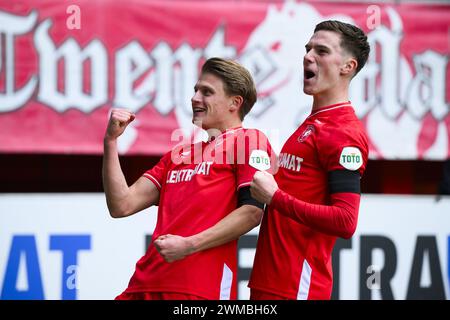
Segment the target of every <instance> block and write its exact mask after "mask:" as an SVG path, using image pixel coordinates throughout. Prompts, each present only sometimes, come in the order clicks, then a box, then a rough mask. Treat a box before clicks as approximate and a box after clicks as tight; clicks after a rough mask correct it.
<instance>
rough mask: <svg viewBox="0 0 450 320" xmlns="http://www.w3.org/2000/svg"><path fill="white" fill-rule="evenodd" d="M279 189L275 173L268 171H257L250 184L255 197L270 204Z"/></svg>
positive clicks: (251, 192)
mask: <svg viewBox="0 0 450 320" xmlns="http://www.w3.org/2000/svg"><path fill="white" fill-rule="evenodd" d="M277 190H278V184H277V182H276V181H275V178H274V177H273V175H271V174H270V173H268V172H266V171H257V172H255V174H254V175H253V180H252V182H251V184H250V194H251V195H252V197H253V198H254V199H256V200H258V201H259V202H263V203H265V204H268V205H269V204H270V202H271V201H272V198H273V195H274V194H275V192H276V191H277Z"/></svg>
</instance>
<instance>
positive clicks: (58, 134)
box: [0, 0, 450, 299]
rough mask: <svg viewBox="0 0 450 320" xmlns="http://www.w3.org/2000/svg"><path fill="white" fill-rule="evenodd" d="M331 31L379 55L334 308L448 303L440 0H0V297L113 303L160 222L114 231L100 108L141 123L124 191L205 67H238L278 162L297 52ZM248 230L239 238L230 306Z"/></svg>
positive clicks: (363, 87)
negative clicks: (349, 28) (227, 62)
mask: <svg viewBox="0 0 450 320" xmlns="http://www.w3.org/2000/svg"><path fill="white" fill-rule="evenodd" d="M327 19H337V20H341V21H345V22H349V23H352V24H355V25H358V26H359V27H360V28H362V29H363V30H364V31H365V32H366V33H367V35H368V38H369V42H370V44H371V48H372V51H371V55H370V57H369V61H368V63H367V64H366V66H365V67H364V68H363V69H362V71H361V72H360V73H359V74H358V75H357V76H356V77H355V79H353V81H352V86H351V97H350V99H351V101H352V104H353V106H354V108H355V111H356V113H357V115H358V117H359V118H360V119H361V121H362V122H363V124H364V126H365V128H366V131H367V134H368V137H369V142H370V161H369V163H368V165H367V169H366V172H365V174H364V176H363V178H362V181H361V183H362V192H363V196H362V202H361V209H360V217H359V222H358V228H357V231H356V233H355V235H354V236H353V238H352V239H349V240H343V239H339V240H338V242H337V243H336V247H335V250H334V253H333V264H334V266H333V268H334V274H335V276H334V277H335V283H334V291H333V299H449V298H450V197H449V194H450V112H449V111H450V102H449V101H450V84H449V82H450V81H449V80H450V71H449V70H450V67H449V53H450V1H445V0H441V1H437V0H435V1H425V0H422V1H400V0H396V1H394V0H393V1H281V0H280V1H268V0H267V1H264V0H259V1H258V0H240V1H237V0H234V1H232V0H203V1H200V0H186V1H182V0H178V1H175V0H174V1H168V0H161V1H153V0H127V1H122V0H120V1H113V0H99V1H87V0H80V1H59V0H39V1H37V0H28V1H24V0H21V1H6V0H0V192H1V194H0V299H113V298H114V297H115V296H116V295H118V294H119V293H120V292H122V291H123V290H124V289H125V288H126V286H127V283H128V280H129V278H130V277H131V275H132V273H133V271H134V265H135V263H136V261H137V260H138V259H139V258H140V257H141V256H142V255H143V254H144V252H145V250H146V246H147V245H148V243H149V241H150V237H151V233H152V231H153V229H154V226H155V223H156V210H157V208H151V209H148V210H145V211H144V212H142V213H139V214H137V215H135V216H133V217H129V218H127V219H122V220H113V219H112V218H110V217H109V213H108V211H107V208H106V202H105V199H104V195H103V189H102V178H101V166H102V151H103V149H102V148H103V134H104V132H105V129H106V124H107V120H108V115H109V111H110V109H111V108H112V107H118V108H127V109H130V110H132V111H134V112H135V113H136V116H137V118H136V120H135V121H134V122H133V123H132V124H131V125H130V126H129V127H128V128H127V130H126V132H125V134H124V135H123V136H122V137H121V138H120V141H119V150H120V153H121V165H122V169H123V171H124V174H125V176H126V178H127V180H128V182H129V183H130V184H131V183H133V182H134V181H135V180H136V179H137V178H138V177H139V176H140V175H142V173H143V172H144V171H146V170H147V169H149V168H151V167H152V166H153V165H154V164H156V163H157V161H158V160H159V158H160V157H161V156H162V154H163V153H165V152H167V151H168V150H169V149H170V148H171V147H173V146H174V145H175V144H177V143H179V142H181V141H182V140H183V139H185V138H188V137H190V136H191V135H192V133H193V126H192V124H191V105H190V98H191V96H192V94H193V87H194V84H195V82H196V80H197V77H198V72H199V68H200V66H201V64H202V62H203V61H205V59H207V58H209V57H212V56H220V57H224V58H233V59H236V60H238V61H240V62H241V63H242V64H244V65H245V66H246V67H247V68H248V69H249V70H251V72H252V74H253V76H254V79H255V81H256V83H257V90H258V102H257V104H256V105H255V107H254V108H253V110H252V111H251V112H250V114H249V115H248V116H247V117H246V119H245V121H244V126H246V127H256V128H259V129H260V130H262V131H264V132H265V133H266V135H267V136H268V137H269V139H270V141H271V143H272V145H273V146H274V148H275V149H276V151H279V150H280V149H281V146H282V144H283V143H284V141H285V140H286V138H287V137H289V135H290V134H291V133H292V132H293V131H294V130H295V129H296V128H297V127H298V125H299V124H300V123H302V121H303V120H304V119H305V118H306V117H307V116H308V115H309V113H310V110H311V101H312V100H311V98H310V97H309V96H306V95H304V94H303V92H302V77H303V70H302V59H303V55H304V52H305V49H304V45H305V44H306V43H307V42H308V40H309V38H310V37H311V35H312V33H313V29H314V27H315V25H316V24H317V23H319V22H320V21H322V20H327ZM218 197H219V195H218ZM218 201H219V200H218ZM257 234H258V228H256V229H254V230H252V231H251V232H249V233H248V234H247V235H245V236H244V237H242V238H241V240H240V241H239V275H238V277H239V298H240V299H248V294H249V292H248V288H247V287H246V285H247V281H248V277H249V274H250V270H251V267H252V262H253V255H254V249H255V244H256V238H257ZM280 272H282V271H280Z"/></svg>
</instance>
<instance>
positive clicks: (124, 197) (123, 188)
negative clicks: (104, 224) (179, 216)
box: [102, 109, 159, 218]
mask: <svg viewBox="0 0 450 320" xmlns="http://www.w3.org/2000/svg"><path fill="white" fill-rule="evenodd" d="M133 120H134V115H133V114H132V113H131V112H129V111H127V110H123V109H113V110H112V112H111V117H110V119H109V122H108V127H107V130H106V134H105V138H104V141H103V147H104V154H103V170H102V175H103V188H104V191H105V195H106V203H107V205H108V209H109V213H110V214H111V216H112V217H113V218H122V217H127V216H130V215H132V214H134V213H136V212H138V211H141V210H143V209H145V208H148V207H150V206H151V205H154V204H156V203H158V201H159V190H158V188H157V187H156V186H155V185H154V184H153V183H152V182H151V181H150V180H149V179H147V178H145V177H141V178H139V179H138V180H137V181H136V182H135V183H134V184H133V185H132V186H130V187H129V186H128V184H127V181H126V179H125V176H124V174H123V172H122V169H121V167H120V161H119V153H118V150H117V138H118V137H119V136H120V135H121V134H122V133H123V132H124V130H125V128H126V126H127V125H128V124H129V123H130V122H131V121H133Z"/></svg>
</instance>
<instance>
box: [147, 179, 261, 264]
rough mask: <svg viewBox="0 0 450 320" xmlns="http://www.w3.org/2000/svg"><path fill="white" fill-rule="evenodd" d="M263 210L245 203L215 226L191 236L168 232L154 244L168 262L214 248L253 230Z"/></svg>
mask: <svg viewBox="0 0 450 320" xmlns="http://www.w3.org/2000/svg"><path fill="white" fill-rule="evenodd" d="M247 188H248V187H247ZM262 214H263V210H262V209H261V208H260V207H257V206H255V205H252V204H243V205H241V206H240V207H239V208H237V209H235V210H233V211H232V212H231V213H230V214H228V215H227V216H226V217H224V218H223V219H222V220H220V221H219V222H218V223H216V224H215V225H214V226H212V227H210V228H208V229H206V230H204V231H202V232H200V233H197V234H195V235H192V236H189V237H182V236H179V235H171V234H166V235H162V236H160V237H159V238H158V239H156V240H155V241H154V245H155V247H156V249H157V250H158V252H159V253H160V254H161V256H162V257H163V258H164V259H165V260H166V261H167V262H173V261H176V260H180V259H183V258H184V257H186V256H188V255H190V254H193V253H196V252H199V251H203V250H206V249H210V248H214V247H217V246H220V245H223V244H225V243H228V242H230V241H232V240H235V239H238V238H239V237H240V236H241V235H243V234H245V233H247V232H248V231H250V230H252V229H253V228H254V227H256V226H257V225H259V223H260V222H261V218H262Z"/></svg>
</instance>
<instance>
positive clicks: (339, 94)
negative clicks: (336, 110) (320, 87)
mask: <svg viewBox="0 0 450 320" xmlns="http://www.w3.org/2000/svg"><path fill="white" fill-rule="evenodd" d="M347 101H349V99H348V90H342V91H341V90H335V91H334V92H324V93H319V94H317V95H314V96H313V106H312V112H315V111H318V110H320V109H322V108H325V107H328V106H331V105H335V104H339V103H343V102H347Z"/></svg>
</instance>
